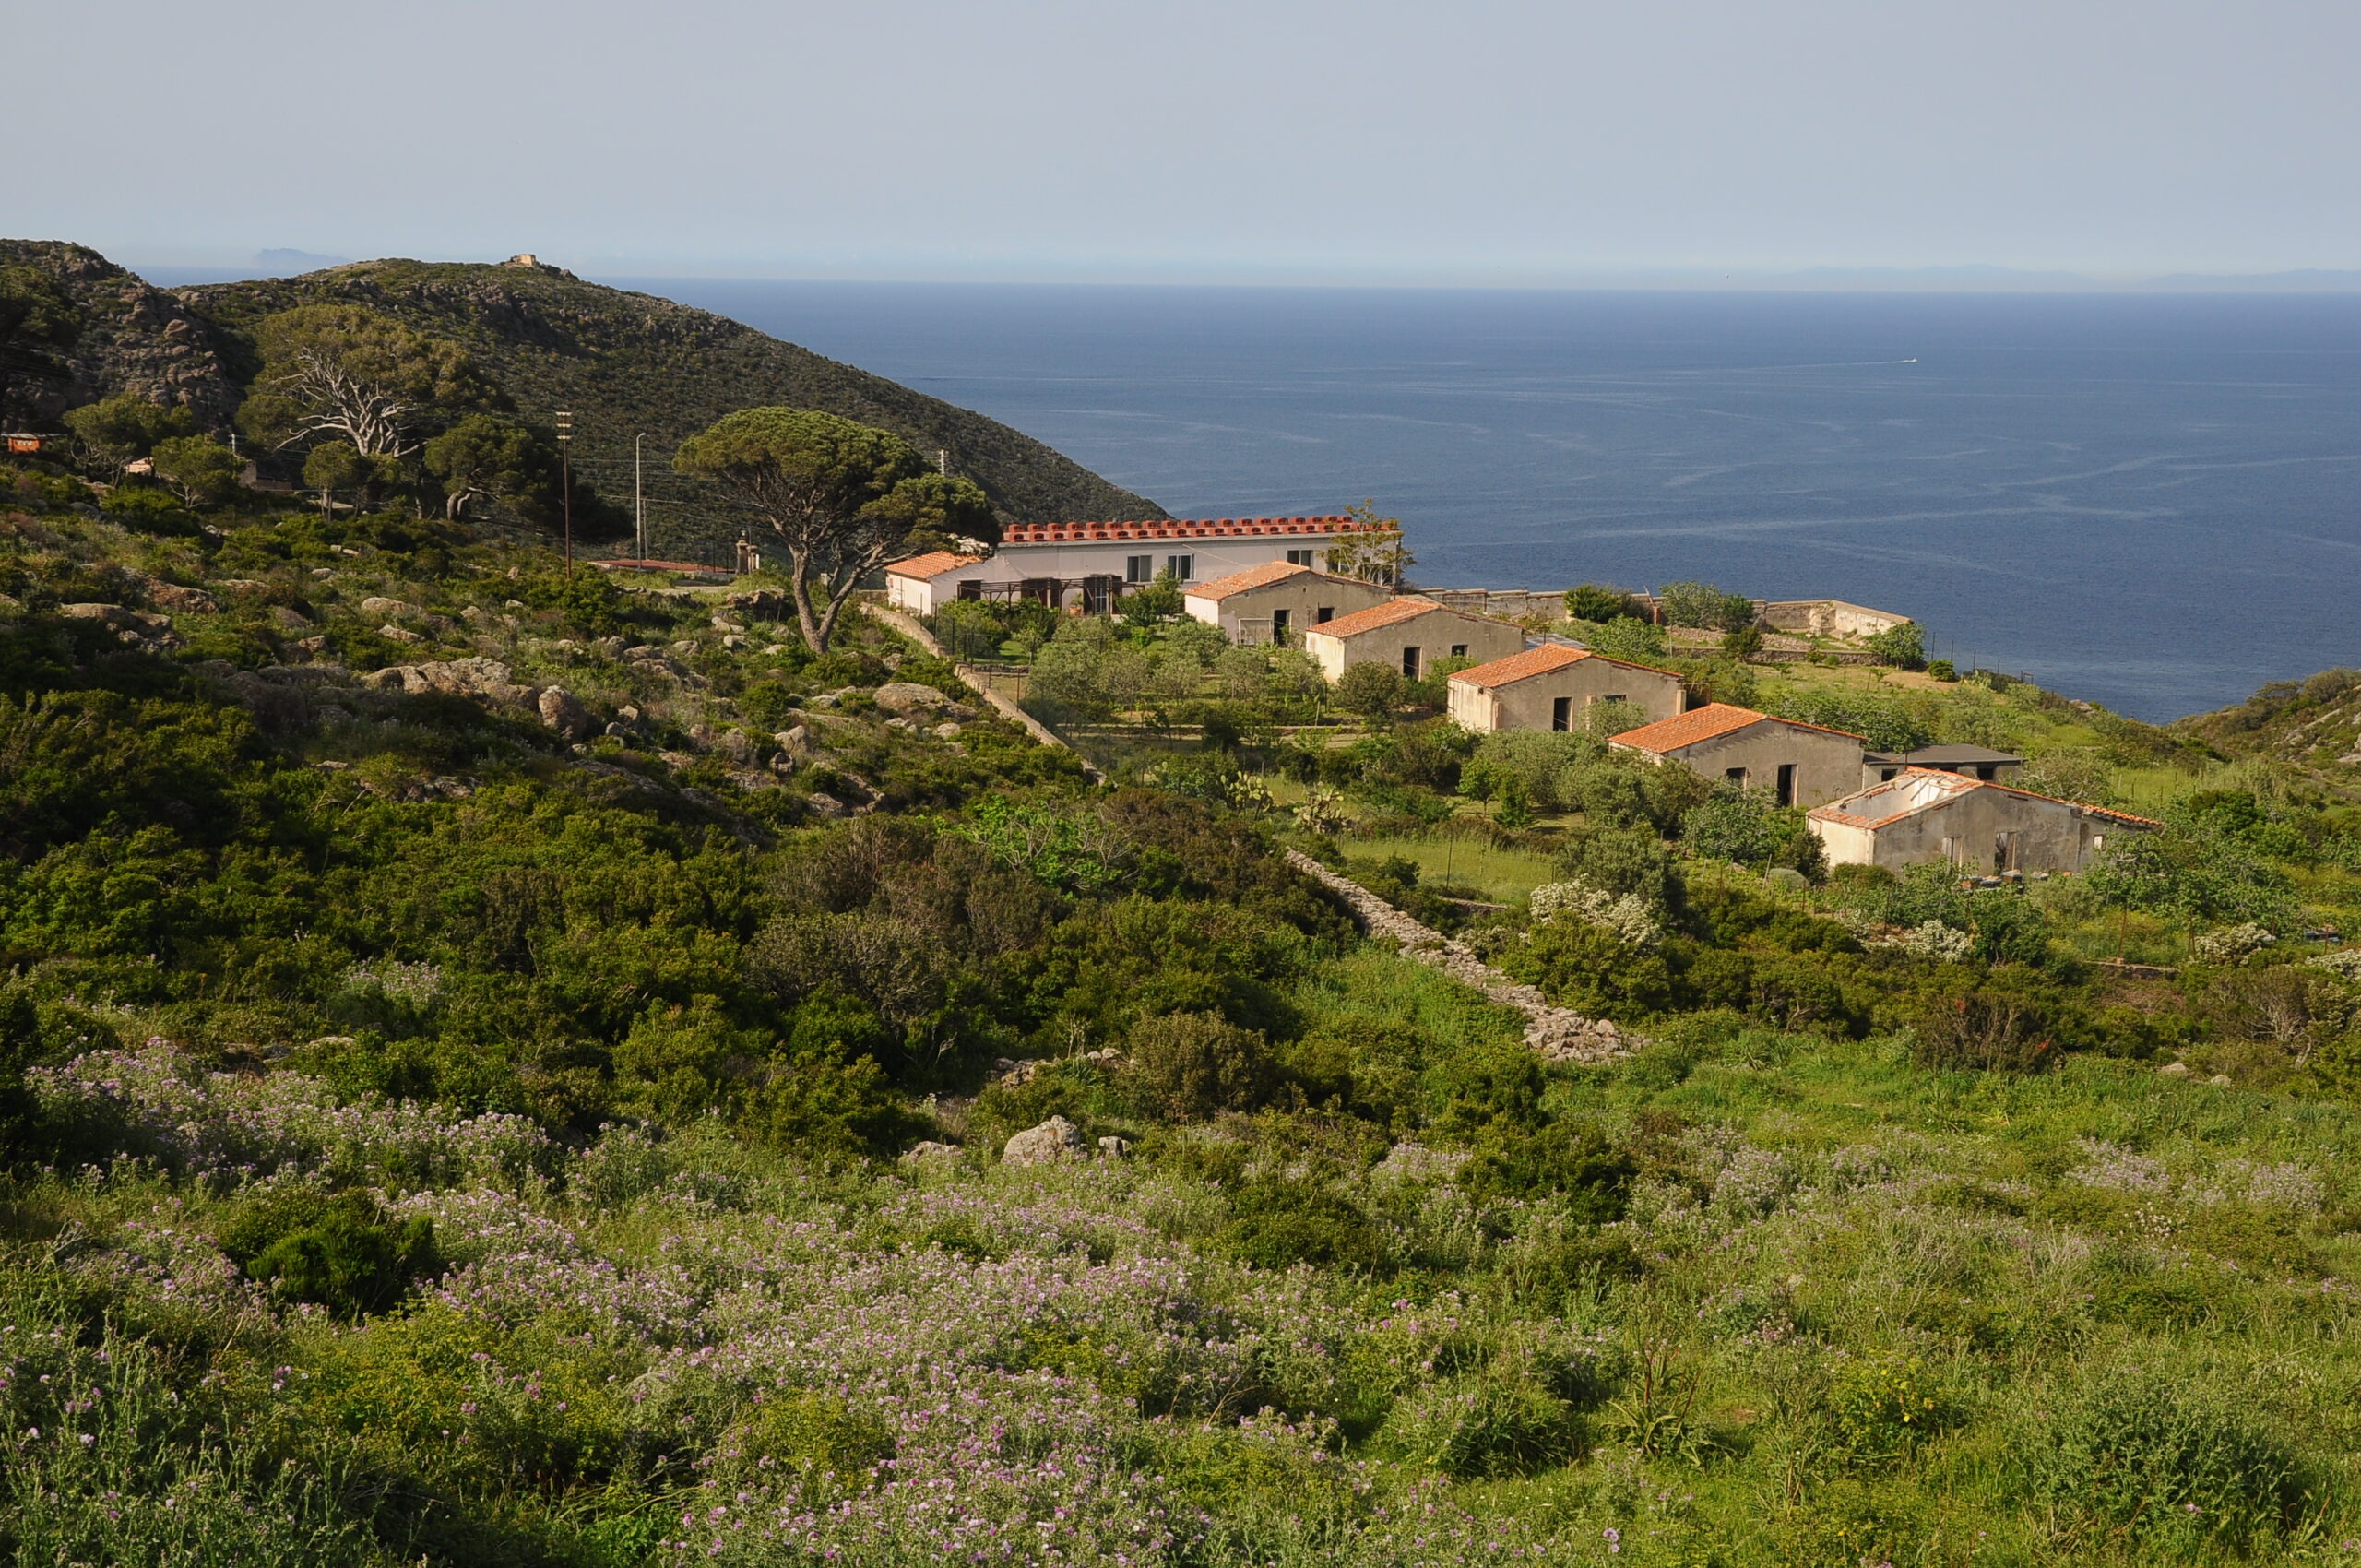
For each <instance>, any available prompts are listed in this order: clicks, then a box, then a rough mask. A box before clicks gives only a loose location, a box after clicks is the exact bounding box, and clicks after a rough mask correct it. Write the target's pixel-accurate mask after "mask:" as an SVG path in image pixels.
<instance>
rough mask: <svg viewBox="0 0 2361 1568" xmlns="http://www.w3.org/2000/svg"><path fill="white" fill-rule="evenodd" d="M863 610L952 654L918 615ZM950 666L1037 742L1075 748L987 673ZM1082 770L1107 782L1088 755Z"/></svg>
mask: <svg viewBox="0 0 2361 1568" xmlns="http://www.w3.org/2000/svg"><path fill="white" fill-rule="evenodd" d="M861 609H862V610H863V611H865V612H868V614H869V616H870V618H871V619H872V620H875V621H880V622H883V623H884V624H886V625H888V626H890V627H892V628H893V629H894V630H895V631H897V632H899V633H901V634H902V636H906V637H908V638H909V639H910V641H912V642H914V643H916V644H918V645H919V647H922V648H924V649H926V650H927V652H929V653H931V654H932V655H934V656H935V658H937V659H947V658H949V657H950V655H949V654H947V653H945V652H944V651H943V644H942V643H941V642H939V641H937V640H936V638H935V635H934V634H933V633H932V632H930V631H928V630H927V629H926V628H925V627H924V626H922V625H920V624H919V623H918V621H917V619H916V618H915V617H913V616H911V615H908V614H907V613H905V612H902V611H899V610H889V609H887V608H886V607H885V606H884V605H883V604H869V603H864V604H862V605H861ZM951 669H952V671H953V673H955V674H956V675H957V676H958V677H959V678H960V679H961V680H963V681H965V682H967V684H969V685H971V686H973V687H975V688H976V695H978V696H979V697H981V698H983V699H984V701H986V702H988V703H990V704H991V706H992V709H993V711H995V712H997V713H998V714H999V715H1000V716H1001V717H1002V718H1003V719H1007V720H1008V721H1009V722H1010V723H1012V724H1014V725H1015V726H1016V727H1017V728H1018V729H1020V730H1022V731H1025V732H1026V734H1028V735H1030V736H1032V737H1033V738H1034V739H1035V740H1036V741H1038V742H1040V743H1041V744H1043V745H1045V746H1057V747H1060V748H1062V749H1063V750H1065V751H1069V752H1072V751H1074V748H1073V747H1072V746H1069V745H1067V744H1066V742H1065V740H1064V738H1063V737H1062V736H1061V735H1060V734H1059V733H1058V732H1057V731H1054V730H1052V729H1050V727H1049V726H1048V725H1046V724H1044V723H1042V722H1041V721H1040V720H1039V719H1036V718H1034V717H1033V716H1032V715H1031V714H1029V713H1027V712H1026V711H1025V710H1024V709H1023V708H1021V707H1017V706H1016V705H1015V704H1014V703H1013V702H1011V701H1010V700H1009V699H1008V698H1006V697H1004V696H1003V695H1001V694H1000V693H998V692H996V691H994V690H992V686H991V677H990V676H988V675H986V674H985V673H984V672H983V671H980V670H979V669H977V668H976V667H975V666H973V665H971V664H956V663H955V664H953V665H952V667H951ZM1074 754H1075V755H1076V756H1081V755H1082V754H1081V753H1079V752H1075V753H1074ZM1082 770H1083V771H1084V772H1085V773H1086V774H1088V775H1090V778H1091V781H1092V782H1094V783H1097V784H1104V783H1106V782H1107V776H1106V775H1105V774H1104V773H1101V772H1100V771H1099V770H1098V769H1097V767H1095V766H1092V764H1091V762H1090V760H1089V759H1088V758H1086V757H1085V758H1083V764H1082Z"/></svg>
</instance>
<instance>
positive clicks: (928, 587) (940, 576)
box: [885, 550, 985, 615]
mask: <svg viewBox="0 0 2361 1568" xmlns="http://www.w3.org/2000/svg"><path fill="white" fill-rule="evenodd" d="M984 559H985V558H984V557H983V556H981V555H955V554H953V553H952V552H950V551H948V550H931V551H929V552H927V553H925V554H924V555H913V556H911V557H910V558H909V559H908V560H907V561H896V562H895V563H894V564H892V565H890V566H888V567H886V568H885V602H886V603H888V604H890V605H892V606H893V607H894V608H895V609H896V610H907V611H908V612H910V613H911V614H913V615H931V614H933V613H934V612H936V611H938V610H940V609H942V608H943V605H944V604H946V603H948V602H949V601H950V600H953V599H958V598H973V597H975V596H974V595H971V594H961V593H960V592H959V591H958V585H959V584H960V583H961V582H963V581H965V580H967V579H965V578H962V577H959V576H954V574H955V573H959V572H963V571H965V570H966V569H967V568H968V567H970V566H975V565H979V564H982V562H983V561H984Z"/></svg>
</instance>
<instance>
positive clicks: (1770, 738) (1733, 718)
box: [1608, 702, 1861, 806]
mask: <svg viewBox="0 0 2361 1568" xmlns="http://www.w3.org/2000/svg"><path fill="white" fill-rule="evenodd" d="M1608 744H1610V745H1613V746H1616V747H1619V748H1620V749H1622V750H1624V751H1629V752H1637V753H1639V754H1641V755H1642V756H1644V757H1647V758H1648V759H1649V760H1651V761H1653V762H1656V763H1659V764H1661V763H1668V762H1678V763H1681V764H1683V765H1685V766H1689V767H1691V768H1694V769H1695V770H1696V771H1697V772H1699V773H1701V774H1703V775H1704V776H1705V777H1706V778H1713V779H1726V780H1727V781H1728V782H1730V783H1732V784H1736V785H1738V787H1739V788H1740V789H1747V790H1770V791H1771V792H1772V795H1773V798H1774V799H1775V800H1776V801H1777V802H1779V804H1781V805H1783V806H1817V805H1821V804H1823V803H1825V802H1830V801H1833V800H1837V799H1839V798H1841V797H1843V796H1845V795H1848V794H1851V793H1852V792H1853V791H1854V790H1857V789H1859V788H1860V780H1861V737H1860V736H1858V735H1848V734H1846V733H1845V731H1842V730H1828V729H1823V728H1821V726H1820V725H1817V724H1806V723H1804V722H1802V721H1801V720H1799V719H1778V718H1774V717H1773V716H1772V715H1770V714H1767V713H1757V712H1756V711H1755V710H1754V709H1752V708H1750V707H1738V706H1736V705H1735V704H1732V703H1726V702H1709V703H1707V704H1706V705H1705V706H1704V707H1694V708H1691V709H1690V710H1689V711H1688V712H1687V713H1683V714H1679V715H1676V716H1675V717H1673V718H1670V719H1658V720H1656V722H1655V723H1654V724H1643V725H1642V726H1640V728H1638V729H1637V730H1626V731H1623V733H1621V734H1620V735H1617V736H1615V737H1613V738H1612V739H1611V740H1610V741H1609V742H1608Z"/></svg>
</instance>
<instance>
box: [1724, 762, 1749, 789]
mask: <svg viewBox="0 0 2361 1568" xmlns="http://www.w3.org/2000/svg"><path fill="white" fill-rule="evenodd" d="M1722 777H1723V778H1726V779H1728V780H1729V781H1730V782H1731V783H1733V784H1735V785H1737V786H1738V788H1739V789H1741V790H1743V789H1745V788H1746V769H1744V768H1742V767H1728V768H1724V769H1723V770H1722Z"/></svg>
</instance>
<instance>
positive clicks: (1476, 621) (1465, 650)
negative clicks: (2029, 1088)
mask: <svg viewBox="0 0 2361 1568" xmlns="http://www.w3.org/2000/svg"><path fill="white" fill-rule="evenodd" d="M1524 647H1525V630H1524V628H1523V627H1520V626H1513V625H1511V624H1508V623H1507V622H1505V621H1493V620H1489V619H1487V618H1486V617H1484V616H1481V615H1470V614H1468V613H1467V612H1465V611H1461V610H1446V609H1444V608H1443V607H1442V605H1440V604H1437V603H1436V602H1435V601H1434V600H1431V599H1420V598H1418V597H1417V596H1416V595H1410V596H1406V597H1404V598H1400V599H1389V600H1386V601H1385V602H1384V603H1382V604H1376V605H1371V606H1370V608H1369V609H1367V610H1358V611H1355V612H1353V613H1352V614H1350V615H1339V616H1337V617H1336V618H1335V620H1333V621H1330V622H1329V623H1327V624H1325V625H1320V626H1310V627H1306V628H1305V630H1304V634H1303V651H1304V652H1306V653H1308V654H1310V655H1311V657H1312V658H1313V659H1316V660H1318V661H1319V664H1320V668H1321V670H1322V671H1323V673H1325V674H1326V675H1327V677H1328V679H1330V680H1331V681H1335V680H1341V679H1342V678H1343V677H1344V673H1345V671H1346V670H1347V669H1348V668H1350V667H1351V666H1353V665H1356V664H1391V665H1394V667H1395V668H1397V669H1399V670H1400V671H1402V674H1403V676H1404V677H1405V678H1406V679H1407V680H1412V681H1415V680H1418V678H1419V677H1420V676H1422V675H1424V674H1426V673H1427V672H1428V671H1430V669H1432V668H1433V666H1434V662H1435V660H1437V659H1476V660H1477V661H1478V662H1483V661H1486V660H1489V659H1505V658H1506V657H1508V656H1509V655H1510V654H1512V653H1516V652H1519V651H1520V650H1522V649H1523V648H1524Z"/></svg>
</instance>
